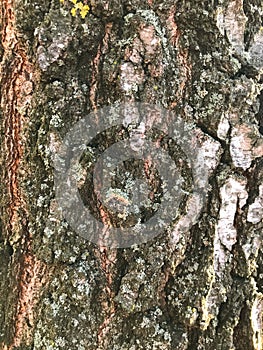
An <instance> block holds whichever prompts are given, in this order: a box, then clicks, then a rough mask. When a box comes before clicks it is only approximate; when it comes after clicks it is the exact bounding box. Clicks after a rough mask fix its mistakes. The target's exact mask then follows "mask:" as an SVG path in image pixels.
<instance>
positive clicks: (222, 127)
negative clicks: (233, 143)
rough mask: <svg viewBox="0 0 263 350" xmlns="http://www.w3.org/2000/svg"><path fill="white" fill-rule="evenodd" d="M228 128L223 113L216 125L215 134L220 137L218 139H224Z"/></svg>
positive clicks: (226, 119) (226, 118) (227, 122)
mask: <svg viewBox="0 0 263 350" xmlns="http://www.w3.org/2000/svg"><path fill="white" fill-rule="evenodd" d="M229 128H230V124H229V121H228V117H227V116H226V115H225V114H223V115H222V116H221V119H220V122H219V124H218V127H217V136H218V137H219V138H220V140H225V139H226V137H227V133H228V131H229Z"/></svg>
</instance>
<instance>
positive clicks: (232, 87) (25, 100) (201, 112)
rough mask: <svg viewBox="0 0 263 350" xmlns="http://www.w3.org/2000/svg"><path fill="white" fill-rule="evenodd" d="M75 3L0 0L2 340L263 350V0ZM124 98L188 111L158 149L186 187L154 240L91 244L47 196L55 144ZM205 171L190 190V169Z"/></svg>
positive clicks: (112, 138) (10, 345)
mask: <svg viewBox="0 0 263 350" xmlns="http://www.w3.org/2000/svg"><path fill="white" fill-rule="evenodd" d="M78 4H79V5H78ZM81 4H82V3H81V2H80V1H77V2H76V4H74V3H73V2H72V1H70V0H64V1H59V0H50V1H48V0H34V1H33V0H30V1H22V0H2V4H1V27H0V30H1V35H2V41H1V46H0V70H1V109H0V113H1V114H0V118H1V139H0V142H1V155H0V161H1V175H0V176H1V181H0V186H1V193H2V195H1V198H0V202H1V216H0V220H1V221H0V250H1V255H0V259H1V261H0V292H1V293H0V348H1V349H3V350H11V349H21V350H22V349H34V350H40V349H45V350H51V349H71V350H74V349H78V350H84V349H85V350H92V349H96V350H97V349H101V350H102V349H115V350H118V349H122V350H124V349H129V350H132V349H134V350H135V349H136V350H139V349H142V350H148V349H149V350H152V349H178V350H179V349H180V350H184V349H185V350H186V349H189V350H190V349H191V350H192V349H207V350H210V349H211V350H212V349H213V350H215V349H218V350H219V349H220V350H221V349H223V350H224V349H226V350H229V349H236V350H244V349H246V350H261V349H263V336H262V309H263V284H262V282H263V254H262V249H261V248H262V227H263V159H262V156H263V137H262V134H263V132H262V128H263V94H262V92H261V90H262V81H263V75H262V72H263V71H262V68H263V54H262V52H263V30H262V14H263V8H262V4H261V2H260V1H259V0H250V1H247V0H231V1H229V0H219V1H216V0H213V1H199V0H196V1H195V2H191V1H186V0H182V1H181V0H177V1H170V0H167V1H152V0H148V1H137V0H134V1H128V0H124V1H122V2H120V1H115V0H108V1H101V0H98V1H93V0H92V1H90V2H89V1H88V2H87V3H86V2H85V1H84V3H83V4H82V5H81ZM85 5H88V6H89V8H90V9H89V10H88V7H85V8H84V7H83V6H85ZM83 9H84V10H83ZM85 9H86V10H85ZM81 11H82V12H81ZM83 11H84V12H83ZM85 11H86V12H85ZM82 17H83V18H82ZM262 91H263V90H262ZM135 102H140V103H148V104H149V105H151V106H153V105H154V106H158V108H159V107H160V108H163V109H164V110H165V111H169V113H172V114H173V115H174V116H175V122H174V123H175V124H169V125H170V127H171V128H172V127H173V125H177V124H176V123H177V122H178V120H179V121H180V122H181V123H184V125H185V127H184V135H183V136H184V137H185V141H182V145H184V146H183V147H184V150H183V153H184V155H183V156H182V157H181V155H182V154H181V153H180V152H181V151H180V152H179V151H178V152H177V151H174V149H175V148H176V145H174V146H171V147H172V148H169V147H170V146H169V142H168V141H167V148H166V151H167V150H168V148H169V152H170V153H169V154H171V155H172V158H173V159H174V161H175V163H176V165H177V166H178V168H179V169H180V170H181V172H182V177H185V179H186V180H185V181H186V188H187V191H185V194H184V196H183V197H182V200H181V202H180V205H179V209H178V210H177V209H175V207H176V203H175V204H174V207H171V208H169V209H170V212H171V217H172V220H171V224H170V226H169V227H168V228H167V229H166V230H163V231H160V232H157V233H158V234H156V235H155V236H154V237H153V238H152V239H150V240H146V241H145V242H144V243H142V244H133V245H131V246H126V247H120V248H118V247H110V246H104V245H99V244H95V243H94V241H93V242H92V241H90V240H87V239H85V238H84V237H82V236H81V235H79V234H78V233H77V232H75V231H74V229H73V228H72V227H71V226H70V225H69V223H68V222H67V220H66V218H65V217H64V216H63V213H62V211H61V209H60V207H59V205H58V201H57V198H56V189H55V187H56V186H55V185H54V153H56V152H57V151H58V149H59V147H60V146H61V144H62V142H63V139H64V137H65V135H66V134H67V132H69V131H70V130H71V128H72V127H73V125H75V124H76V123H77V122H79V121H80V120H82V119H83V118H84V117H85V116H87V115H89V114H90V113H91V112H93V113H94V118H96V116H98V115H99V114H98V113H99V111H100V110H101V109H102V108H103V107H104V106H119V105H120V104H121V103H125V105H126V106H127V105H133V104H134V103H135ZM116 108H117V107H116ZM169 113H168V114H167V115H170V114H169ZM94 123H95V124H94V125H96V123H97V121H96V120H95V122H94ZM163 123H164V124H167V123H169V120H166V119H163ZM180 125H181V124H180ZM124 129H125V128H124ZM124 129H121V130H124ZM168 129H169V128H168ZM168 129H167V130H168ZM125 130H126V129H125ZM125 130H124V131H125ZM119 131H120V130H119ZM125 132H127V130H126V131H125ZM186 134H188V135H186ZM116 135H117V132H116V129H114V128H110V129H109V130H108V133H106V134H105V133H101V134H100V135H98V136H96V139H95V141H94V140H93V141H94V142H93V144H92V147H93V148H92V150H93V154H95V153H96V152H98V154H97V157H99V155H101V154H102V152H103V151H104V150H105V149H107V147H109V146H110V145H112V144H114V143H116V142H118V141H119V140H120V139H118V137H117V136H116ZM118 135H119V134H118ZM158 135H159V134H158ZM154 137H155V136H154V135H153V138H154ZM158 137H159V138H160V139H161V140H163V138H162V137H163V136H162V135H161V136H160V135H159V136H158ZM158 140H159V139H158ZM158 140H157V139H156V140H155V141H156V143H158V142H159V141H160V140H159V141H158ZM189 140H190V141H191V142H193V144H192V145H190V144H187V146H185V143H187V142H188V143H189V142H190V141H189ZM163 142H164V141H163ZM178 142H179V144H180V140H178ZM163 147H164V149H165V147H166V146H163ZM173 147H174V148H173ZM186 150H189V154H186V153H187V152H186ZM191 150H192V151H191ZM167 152H168V151H167ZM191 152H193V153H192V155H191ZM195 152H196V153H195ZM201 153H202V154H204V156H203V158H202V159H201V160H200V159H199V158H198V156H199V155H200V154H201ZM179 155H180V156H179ZM85 157H86V158H85ZM85 157H84V158H85V159H86V160H85V159H84V160H85V161H86V163H88V162H89V161H90V162H91V163H92V162H93V163H94V159H93V160H90V159H91V158H92V152H88V153H87V154H86V156H85ZM180 157H181V158H182V159H181V158H180ZM184 157H186V158H188V157H189V158H191V159H193V162H191V161H190V163H189V164H190V165H189V164H188V165H186V163H184V161H185V160H184V159H183V158H184ZM179 158H180V159H179ZM194 158H196V159H194ZM204 161H205V162H206V164H203V163H202V162H204ZM180 164H183V165H181V168H180ZM137 165H138V164H137ZM191 166H192V168H191ZM133 167H134V164H128V165H127V167H126V168H125V169H126V170H125V169H124V170H125V171H126V172H127V171H128V172H132V171H133ZM144 167H145V164H144ZM206 168H207V169H208V170H207V172H208V175H209V178H208V179H207V182H205V186H203V187H202V189H203V191H205V197H204V199H203V200H202V199H201V197H199V196H198V194H197V193H195V192H194V191H193V187H191V186H192V185H191V181H194V180H191V179H192V177H191V176H192V175H191V174H190V173H191V171H192V172H193V173H194V172H195V173H196V174H197V175H198V174H199V171H200V172H202V169H206ZM124 170H123V174H124V173H125V171H124ZM149 172H150V173H152V174H153V177H156V176H157V175H156V172H154V171H153V168H150V170H149ZM134 174H135V175H136V172H135V173H134ZM189 174H190V175H189ZM193 176H194V175H193ZM157 178H158V176H157ZM157 180H158V179H157ZM123 181H126V180H123ZM187 181H188V182H187ZM152 184H153V188H154V190H153V191H155V190H156V188H157V187H158V186H159V182H158V181H156V180H153V182H152ZM89 186H90V187H89ZM200 186H201V185H200ZM86 189H87V191H88V195H87V198H86V205H90V206H91V207H92V208H93V210H94V213H93V214H94V215H95V216H96V215H97V217H99V218H100V219H101V221H103V215H104V216H105V215H106V214H105V210H104V209H103V210H102V209H101V208H99V207H98V204H97V203H96V198H95V197H94V196H93V195H92V193H93V191H92V185H91V183H90V182H88V181H86ZM154 193H155V192H154ZM92 196H93V197H92ZM93 201H94V203H93ZM176 212H177V214H176ZM107 215H108V213H107ZM145 215H146V214H145ZM147 215H148V214H147ZM149 215H150V214H149ZM115 219H116V218H115ZM115 219H114V220H115ZM114 220H113V221H112V222H111V224H112V225H117V223H116V222H115V221H116V220H115V221H114ZM145 220H146V219H145ZM97 243H98V242H97Z"/></svg>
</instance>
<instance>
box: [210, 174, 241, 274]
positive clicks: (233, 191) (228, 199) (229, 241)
mask: <svg viewBox="0 0 263 350" xmlns="http://www.w3.org/2000/svg"><path fill="white" fill-rule="evenodd" d="M220 197H221V208H220V212H219V219H218V222H217V225H216V230H215V239H214V269H215V271H216V273H217V274H218V275H221V273H222V271H223V269H224V265H225V264H226V262H227V260H228V258H229V253H227V252H226V250H225V248H227V250H229V251H231V250H232V246H233V245H234V244H235V243H236V239H237V231H236V228H235V227H234V220H235V215H236V212H237V210H238V209H241V208H242V207H243V206H244V205H245V204H246V201H247V198H248V194H247V191H246V179H242V178H234V177H230V178H228V179H227V181H226V183H225V185H224V186H223V187H222V188H221V191H220Z"/></svg>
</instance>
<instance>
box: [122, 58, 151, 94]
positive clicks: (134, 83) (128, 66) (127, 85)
mask: <svg viewBox="0 0 263 350" xmlns="http://www.w3.org/2000/svg"><path fill="white" fill-rule="evenodd" d="M144 79H145V77H144V72H143V70H142V69H140V68H137V67H136V66H134V65H133V64H132V63H130V62H125V63H123V64H122V65H121V76H120V80H121V88H122V89H123V91H125V92H126V93H128V94H129V93H131V92H136V91H138V89H139V85H141V84H142V83H143V82H144Z"/></svg>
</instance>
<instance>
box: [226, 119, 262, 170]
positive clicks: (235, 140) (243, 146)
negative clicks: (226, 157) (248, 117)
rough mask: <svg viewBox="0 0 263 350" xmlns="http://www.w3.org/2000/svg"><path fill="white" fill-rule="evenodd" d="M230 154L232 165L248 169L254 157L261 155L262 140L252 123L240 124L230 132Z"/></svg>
mask: <svg viewBox="0 0 263 350" xmlns="http://www.w3.org/2000/svg"><path fill="white" fill-rule="evenodd" d="M230 154H231V157H232V161H233V163H234V165H235V166H236V167H237V168H238V167H240V168H242V169H244V170H246V169H248V168H249V167H250V165H251V163H252V161H253V160H254V159H255V158H258V157H261V156H262V155H263V140H262V138H260V135H259V132H258V130H257V129H256V127H255V126H254V125H248V124H241V125H236V126H234V127H233V129H232V132H231V142H230Z"/></svg>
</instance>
